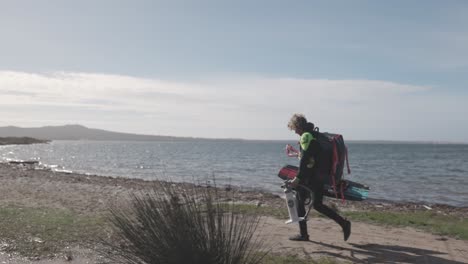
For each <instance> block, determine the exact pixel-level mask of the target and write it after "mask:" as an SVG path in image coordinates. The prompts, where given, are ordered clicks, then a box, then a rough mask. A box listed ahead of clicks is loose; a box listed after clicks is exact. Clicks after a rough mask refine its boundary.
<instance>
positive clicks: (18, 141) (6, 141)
mask: <svg viewBox="0 0 468 264" xmlns="http://www.w3.org/2000/svg"><path fill="white" fill-rule="evenodd" d="M48 142H50V140H44V139H36V138H31V137H0V145H28V144H41V143H48Z"/></svg>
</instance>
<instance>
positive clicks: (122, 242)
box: [104, 184, 266, 264]
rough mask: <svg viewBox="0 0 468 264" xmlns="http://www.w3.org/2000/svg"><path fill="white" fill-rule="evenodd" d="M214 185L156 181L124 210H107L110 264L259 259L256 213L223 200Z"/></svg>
mask: <svg viewBox="0 0 468 264" xmlns="http://www.w3.org/2000/svg"><path fill="white" fill-rule="evenodd" d="M220 196H221V194H220V192H218V191H217V189H216V188H196V187H191V188H189V189H187V187H180V186H179V185H175V184H159V185H158V186H157V187H155V188H154V190H153V191H152V192H150V193H145V194H138V195H134V196H133V197H132V199H131V201H130V206H129V208H126V209H123V208H115V207H114V208H112V209H111V217H110V222H111V224H112V229H113V232H114V233H115V237H114V239H113V241H111V242H110V243H107V244H108V246H109V247H110V249H108V250H106V251H105V252H106V253H105V254H104V255H105V258H106V259H108V260H109V262H111V263H138V264H143V263H145V264H149V263H151V264H158V263H164V264H179V263H194V264H197V263H200V264H201V263H203V264H211V263H216V264H222V263H226V264H227V263H229V264H237V263H239V264H240V263H242V264H244V263H252V264H254V263H259V262H261V260H262V258H263V257H264V256H265V255H266V253H265V251H264V249H265V246H264V244H263V242H262V240H261V239H260V237H259V236H258V232H256V231H257V229H258V227H259V223H260V219H261V218H260V216H259V215H255V214H242V213H240V212H238V211H237V210H236V207H235V206H234V205H233V202H230V203H226V202H223V201H224V200H225V199H222V197H220Z"/></svg>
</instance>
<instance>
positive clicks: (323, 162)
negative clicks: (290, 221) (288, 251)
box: [288, 114, 351, 241]
mask: <svg viewBox="0 0 468 264" xmlns="http://www.w3.org/2000/svg"><path fill="white" fill-rule="evenodd" d="M288 128H289V129H290V130H293V131H294V132H295V133H296V134H298V135H299V136H300V142H299V143H300V147H301V154H300V162H299V171H298V173H297V175H296V177H295V178H294V179H293V180H292V181H291V186H292V187H293V188H295V189H296V191H297V194H298V195H297V197H298V207H297V212H298V215H299V217H304V216H305V213H306V210H305V201H306V198H307V197H308V191H307V190H306V189H305V188H301V186H300V185H304V186H306V187H308V188H309V189H310V190H312V192H313V207H314V209H315V210H317V211H318V212H320V213H322V214H323V215H325V216H327V217H328V218H330V219H333V220H334V221H335V222H336V223H338V224H339V225H340V226H341V228H342V229H343V236H344V240H345V241H346V240H348V238H349V236H350V235H351V222H350V221H348V220H347V219H345V218H343V217H341V216H340V215H339V214H338V213H336V212H335V211H333V210H332V209H331V208H330V207H328V206H326V205H325V204H323V196H324V184H325V183H324V181H323V179H324V176H325V175H327V173H328V172H329V168H330V166H329V161H327V159H326V157H325V158H324V157H322V156H321V155H320V153H321V152H322V149H321V147H320V144H319V143H318V141H317V140H316V138H315V137H314V135H313V134H314V132H313V131H314V128H315V127H314V124H313V123H310V122H307V119H306V118H305V116H304V115H302V114H294V115H293V116H292V117H291V119H290V120H289V123H288ZM327 164H328V165H327ZM299 184H300V185H299ZM299 231H300V233H299V234H298V235H295V236H292V237H290V238H289V239H290V240H293V241H309V234H308V232H307V222H306V220H303V221H300V222H299Z"/></svg>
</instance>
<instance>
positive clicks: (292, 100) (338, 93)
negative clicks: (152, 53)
mask: <svg viewBox="0 0 468 264" xmlns="http://www.w3.org/2000/svg"><path fill="white" fill-rule="evenodd" d="M433 90H434V89H433V88H431V87H425V86H415V85H406V84H399V83H393V82H386V81H376V80H326V79H293V78H262V77H252V76H250V77H239V76H237V77H235V78H229V77H223V78H213V79H205V80H203V81H198V82H193V83H189V82H174V81H165V80H160V79H149V78H137V77H131V76H122V75H110V74H90V73H74V72H53V73H48V74H37V73H24V72H12V71H9V72H8V71H3V72H2V71H0V104H1V106H0V110H1V112H2V116H3V117H4V118H2V119H3V120H2V121H1V122H0V125H23V126H38V125H49V124H65V123H81V124H84V125H88V126H93V127H97V128H103V129H112V130H118V131H127V132H138V133H145V134H165V135H177V136H198V137H241V138H270V139H279V138H290V137H293V135H292V134H291V133H290V132H289V131H287V129H286V125H285V124H286V123H287V120H288V119H289V117H290V116H291V115H292V113H295V112H303V113H305V114H306V116H308V117H309V118H310V119H311V120H312V121H314V122H315V123H316V124H317V125H319V126H320V127H322V128H325V129H326V130H334V131H340V132H342V133H346V134H347V135H348V136H347V137H348V138H353V139H411V140H415V139H418V138H421V139H424V140H449V139H450V135H446V136H447V138H440V137H443V136H444V135H442V134H441V135H439V134H438V133H434V132H431V131H429V130H430V129H431V128H433V126H434V124H437V123H441V122H443V123H444V125H445V126H456V125H457V124H458V123H457V122H459V121H460V120H462V119H463V118H464V115H463V113H468V111H467V110H468V108H467V107H466V106H464V103H463V100H465V99H466V95H464V96H462V97H460V96H458V97H455V96H449V95H447V96H444V97H440V96H436V95H434V91H433ZM397 128H398V129H397ZM460 130H462V131H465V132H468V131H467V128H466V125H465V127H459V128H458V131H460ZM416 134H418V135H419V136H416ZM465 134H468V133H465ZM457 137H458V138H456V139H455V140H459V141H462V140H465V141H468V139H467V138H463V136H461V133H460V136H458V134H457Z"/></svg>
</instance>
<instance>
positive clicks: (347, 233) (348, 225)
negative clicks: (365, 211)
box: [341, 219, 351, 241]
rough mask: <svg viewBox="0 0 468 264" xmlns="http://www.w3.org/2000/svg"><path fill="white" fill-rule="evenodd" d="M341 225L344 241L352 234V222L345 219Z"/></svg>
mask: <svg viewBox="0 0 468 264" xmlns="http://www.w3.org/2000/svg"><path fill="white" fill-rule="evenodd" d="M341 227H342V228H343V237H344V241H346V240H348V238H349V236H350V235H351V222H350V221H348V220H346V219H345V220H344V223H343V225H342V226H341Z"/></svg>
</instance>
